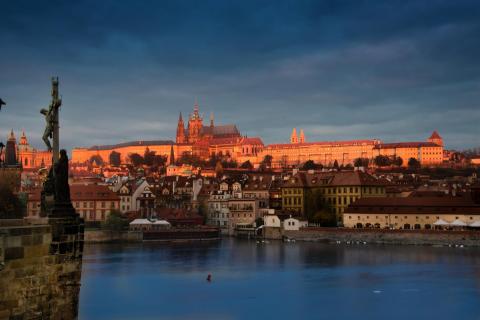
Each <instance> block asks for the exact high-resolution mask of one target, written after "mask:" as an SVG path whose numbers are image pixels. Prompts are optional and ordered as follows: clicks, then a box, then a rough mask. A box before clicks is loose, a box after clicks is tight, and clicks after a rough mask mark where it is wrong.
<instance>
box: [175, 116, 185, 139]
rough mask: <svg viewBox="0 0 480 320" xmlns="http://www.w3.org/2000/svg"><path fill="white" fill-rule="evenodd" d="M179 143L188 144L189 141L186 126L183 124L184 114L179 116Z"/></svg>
mask: <svg viewBox="0 0 480 320" xmlns="http://www.w3.org/2000/svg"><path fill="white" fill-rule="evenodd" d="M176 142H177V143H186V142H187V139H186V137H185V125H184V123H183V118H182V112H180V115H179V116H178V124H177V138H176Z"/></svg>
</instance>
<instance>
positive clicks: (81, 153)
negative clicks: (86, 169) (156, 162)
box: [72, 144, 192, 163]
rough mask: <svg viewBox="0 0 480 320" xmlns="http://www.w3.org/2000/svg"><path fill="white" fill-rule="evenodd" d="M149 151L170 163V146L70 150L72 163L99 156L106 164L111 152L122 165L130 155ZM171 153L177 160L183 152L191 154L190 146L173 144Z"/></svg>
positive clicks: (128, 160) (127, 161)
mask: <svg viewBox="0 0 480 320" xmlns="http://www.w3.org/2000/svg"><path fill="white" fill-rule="evenodd" d="M147 148H148V149H149V150H150V151H155V152H156V154H157V155H162V156H166V157H167V162H169V161H170V151H171V145H169V144H166V145H149V146H146V145H141V144H139V145H135V146H128V147H120V148H112V149H105V150H95V149H87V148H75V149H73V150H72V162H73V163H85V162H87V161H89V160H90V159H91V157H92V156H96V155H99V156H100V157H102V159H103V161H104V162H106V163H108V162H109V158H110V153H111V152H112V151H115V152H118V153H120V158H121V162H122V163H129V162H130V159H129V155H130V154H132V153H138V154H139V155H141V156H143V154H144V153H145V150H146V149H147ZM173 152H174V157H175V159H177V158H178V157H179V156H181V154H182V153H183V152H192V145H188V144H187V145H183V144H182V145H180V144H174V145H173Z"/></svg>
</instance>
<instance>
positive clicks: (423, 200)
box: [345, 197, 480, 215]
mask: <svg viewBox="0 0 480 320" xmlns="http://www.w3.org/2000/svg"><path fill="white" fill-rule="evenodd" d="M396 212H398V213H399V214H432V215H434V214H440V213H450V214H460V215H461V214H480V206H479V205H477V204H475V203H474V202H473V201H472V200H471V198H469V197H406V198H386V197H385V198H360V199H357V200H356V201H355V202H354V203H353V204H351V205H350V206H349V207H348V208H347V209H346V210H345V213H350V214H357V213H358V214H360V213H362V214H363V213H365V214H368V213H370V214H372V213H378V214H385V213H396Z"/></svg>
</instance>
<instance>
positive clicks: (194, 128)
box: [188, 101, 203, 143]
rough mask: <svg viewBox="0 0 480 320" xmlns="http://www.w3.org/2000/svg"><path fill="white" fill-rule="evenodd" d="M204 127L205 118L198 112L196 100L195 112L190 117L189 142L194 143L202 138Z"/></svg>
mask: <svg viewBox="0 0 480 320" xmlns="http://www.w3.org/2000/svg"><path fill="white" fill-rule="evenodd" d="M202 128H203V118H202V117H201V116H200V114H199V113H198V103H197V102H196V101H195V105H194V106H193V114H191V115H190V119H188V142H189V143H194V142H197V141H198V140H200V138H201V130H202Z"/></svg>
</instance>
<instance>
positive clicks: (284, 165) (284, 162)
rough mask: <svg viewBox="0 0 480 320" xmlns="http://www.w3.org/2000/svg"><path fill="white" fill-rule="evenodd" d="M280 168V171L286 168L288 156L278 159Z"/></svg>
mask: <svg viewBox="0 0 480 320" xmlns="http://www.w3.org/2000/svg"><path fill="white" fill-rule="evenodd" d="M280 167H281V168H282V169H286V168H288V156H287V155H283V156H282V157H281V158H280Z"/></svg>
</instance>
